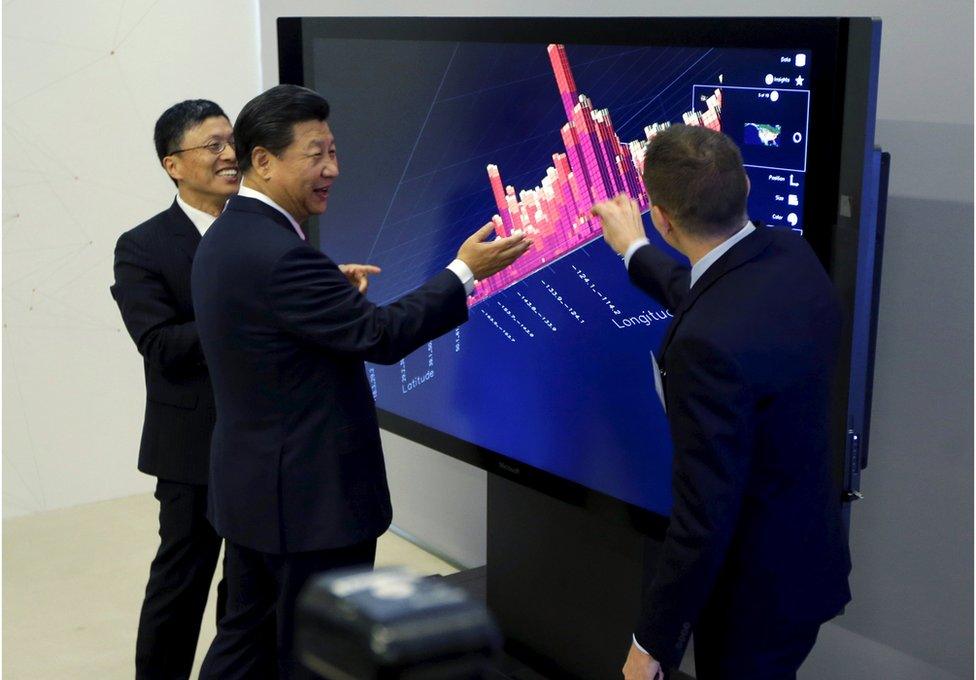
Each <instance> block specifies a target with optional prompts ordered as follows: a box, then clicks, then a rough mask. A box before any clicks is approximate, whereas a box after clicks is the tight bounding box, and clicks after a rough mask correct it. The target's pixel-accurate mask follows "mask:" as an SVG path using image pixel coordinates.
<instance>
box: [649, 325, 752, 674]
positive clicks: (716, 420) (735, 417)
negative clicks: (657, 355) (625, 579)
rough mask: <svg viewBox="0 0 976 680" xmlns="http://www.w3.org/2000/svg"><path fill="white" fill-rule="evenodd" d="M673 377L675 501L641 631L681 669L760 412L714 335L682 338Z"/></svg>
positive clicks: (672, 353) (663, 658) (669, 390)
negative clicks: (701, 337)
mask: <svg viewBox="0 0 976 680" xmlns="http://www.w3.org/2000/svg"><path fill="white" fill-rule="evenodd" d="M667 380H668V383H667V386H666V390H665V391H666V394H667V403H668V418H669V420H670V422H671V432H672V438H673V441H674V445H675V446H674V473H673V497H674V500H673V506H672V509H671V524H670V526H669V528H668V531H667V534H666V536H665V539H664V545H663V547H662V552H661V559H660V562H659V564H658V569H657V571H656V573H654V574H653V576H652V577H649V578H648V577H645V583H644V588H643V595H642V606H641V617H640V621H639V623H638V626H637V632H636V634H635V636H636V638H637V641H638V642H639V643H640V644H641V646H643V647H644V649H646V650H647V651H648V652H649V653H650V654H651V655H652V656H654V657H655V658H656V659H657V660H659V661H660V662H661V663H662V664H664V665H666V666H672V667H676V666H677V665H678V664H679V663H680V661H681V657H682V655H683V654H684V649H685V646H686V645H687V642H688V636H689V634H690V633H691V629H692V627H693V626H694V625H695V623H696V622H697V620H698V616H699V614H700V612H701V610H702V608H703V606H704V604H705V602H706V600H707V599H708V597H709V595H710V593H711V592H712V589H713V586H714V584H715V581H716V577H717V575H718V572H719V569H720V567H721V566H722V563H723V560H724V558H725V554H726V552H727V550H728V546H729V543H730V542H731V539H732V532H733V530H734V527H735V525H736V523H737V521H738V515H739V511H740V509H741V506H742V499H743V496H744V493H745V488H746V482H747V480H748V477H749V473H750V469H751V464H752V458H753V455H754V451H755V441H754V439H755V423H754V421H755V415H754V407H753V400H752V397H751V392H750V390H749V388H748V386H747V384H746V382H745V380H744V376H743V375H742V373H741V370H740V368H739V366H738V365H737V363H736V361H735V360H734V358H733V357H731V356H729V355H728V352H726V351H724V350H723V349H722V348H720V347H718V346H716V345H715V344H714V343H712V342H710V341H708V340H698V339H686V338H682V339H681V340H680V341H678V340H676V341H675V342H674V343H673V344H672V346H671V348H670V349H669V352H668V376H667Z"/></svg>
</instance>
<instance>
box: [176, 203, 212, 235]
mask: <svg viewBox="0 0 976 680" xmlns="http://www.w3.org/2000/svg"><path fill="white" fill-rule="evenodd" d="M176 204H177V205H178V206H180V208H182V209H183V212H185V213H186V216H187V217H189V218H190V221H191V222H193V226H194V227H196V228H197V231H199V232H200V236H203V235H204V234H206V233H207V229H209V228H210V225H211V224H213V223H214V220H216V219H217V218H216V217H214V216H213V215H211V214H210V213H207V212H203V211H202V210H200V209H199V208H194V207H193V206H192V205H190V204H189V203H187V202H186V201H184V200H183V197H182V196H180V195H179V194H176Z"/></svg>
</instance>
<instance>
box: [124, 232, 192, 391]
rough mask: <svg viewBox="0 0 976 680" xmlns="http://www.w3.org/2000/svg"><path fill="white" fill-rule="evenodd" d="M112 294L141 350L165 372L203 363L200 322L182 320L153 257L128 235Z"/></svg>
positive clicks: (127, 327)
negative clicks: (198, 329) (199, 333)
mask: <svg viewBox="0 0 976 680" xmlns="http://www.w3.org/2000/svg"><path fill="white" fill-rule="evenodd" d="M111 291H112V297H114V298H115V301H116V302H117V303H118V305H119V311H121V312H122V321H123V322H124V323H125V327H126V330H128V331H129V335H131V336H132V339H133V340H134V341H135V343H136V347H138V348H139V353H140V354H142V356H144V357H145V358H146V360H147V361H149V363H150V364H153V365H155V366H156V367H157V368H159V369H160V370H161V371H163V372H167V371H171V370H173V369H178V368H182V367H185V366H194V365H202V364H203V363H204V358H203V349H202V348H201V346H200V338H199V336H197V328H196V323H195V322H193V321H182V320H181V317H180V313H179V310H178V309H177V307H176V303H175V301H174V300H173V295H172V293H171V292H170V291H169V288H168V287H167V285H166V282H165V281H164V280H163V277H162V274H161V273H160V272H159V271H158V270H157V268H156V267H154V266H153V260H152V258H151V257H150V256H149V255H148V254H147V253H146V251H145V249H144V248H143V247H141V246H140V245H139V244H137V243H136V241H135V240H134V239H133V238H132V237H131V236H129V235H128V234H123V235H122V236H121V237H120V238H119V241H118V243H117V244H116V246H115V284H114V285H113V286H112V288H111Z"/></svg>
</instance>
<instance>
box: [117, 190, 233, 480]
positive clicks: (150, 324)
mask: <svg viewBox="0 0 976 680" xmlns="http://www.w3.org/2000/svg"><path fill="white" fill-rule="evenodd" d="M199 242H200V232H199V231H197V228H196V227H195V226H194V225H193V222H191V221H190V218H189V217H187V215H186V213H185V212H183V209H182V208H180V206H179V205H178V204H177V203H176V201H175V200H174V201H173V205H171V206H170V207H169V209H168V210H165V211H163V212H161V213H159V214H158V215H156V216H155V217H153V218H151V219H149V220H147V221H146V222H143V223H142V224H140V225H139V226H138V227H135V228H134V229H132V230H130V231H127V232H125V233H124V234H122V236H120V237H119V240H118V243H117V244H116V246H115V283H114V284H113V285H112V287H111V291H112V297H114V298H115V301H116V302H117V303H118V305H119V310H120V311H121V312H122V320H123V321H124V322H125V327H126V329H127V330H128V331H129V335H131V336H132V339H133V340H134V341H135V343H136V347H138V349H139V353H140V354H142V357H143V365H144V368H145V374H146V417H145V420H144V422H143V428H142V443H141V445H140V447H139V469H140V470H141V471H142V472H145V473H147V474H150V475H155V476H157V477H159V478H161V479H166V480H170V481H174V482H185V483H190V484H206V483H207V476H208V470H209V461H210V434H211V432H212V431H213V425H214V418H215V410H214V402H213V390H212V389H211V387H210V377H209V375H208V374H207V366H206V364H205V363H204V358H203V351H202V350H201V348H200V340H199V338H198V337H197V329H196V323H195V322H194V317H193V304H192V302H191V301H190V268H191V266H192V263H193V255H194V253H195V252H196V249H197V244H198V243H199Z"/></svg>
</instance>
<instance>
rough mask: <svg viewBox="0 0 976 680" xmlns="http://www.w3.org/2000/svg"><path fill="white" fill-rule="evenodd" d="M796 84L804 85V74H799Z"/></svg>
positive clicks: (798, 85)
mask: <svg viewBox="0 0 976 680" xmlns="http://www.w3.org/2000/svg"><path fill="white" fill-rule="evenodd" d="M796 86H797V87H803V76H797V77H796Z"/></svg>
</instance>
